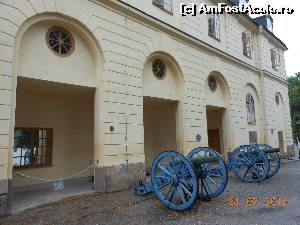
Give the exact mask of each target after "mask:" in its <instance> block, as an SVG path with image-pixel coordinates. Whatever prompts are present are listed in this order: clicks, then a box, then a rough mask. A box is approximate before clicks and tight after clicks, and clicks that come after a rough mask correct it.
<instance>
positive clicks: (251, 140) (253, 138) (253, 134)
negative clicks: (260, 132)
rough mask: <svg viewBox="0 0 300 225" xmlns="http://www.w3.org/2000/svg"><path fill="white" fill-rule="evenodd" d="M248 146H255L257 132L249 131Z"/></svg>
mask: <svg viewBox="0 0 300 225" xmlns="http://www.w3.org/2000/svg"><path fill="white" fill-rule="evenodd" d="M249 144H250V145H254V144H257V132H256V131H249Z"/></svg>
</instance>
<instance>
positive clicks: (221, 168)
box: [188, 147, 228, 200]
mask: <svg viewBox="0 0 300 225" xmlns="http://www.w3.org/2000/svg"><path fill="white" fill-rule="evenodd" d="M188 158H189V159H190V160H191V161H192V163H193V165H194V170H195V172H196V176H197V179H198V188H199V193H198V196H199V198H200V199H202V200H209V199H210V198H216V197H217V196H219V195H220V194H221V193H222V192H223V191H224V189H225V187H226V185H227V182H228V172H227V167H226V163H225V161H224V159H223V158H222V156H221V155H220V154H219V153H218V152H216V151H214V150H213V149H211V148H206V147H199V148H195V149H193V150H192V151H191V152H190V153H189V154H188Z"/></svg>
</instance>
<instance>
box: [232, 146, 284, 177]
mask: <svg viewBox="0 0 300 225" xmlns="http://www.w3.org/2000/svg"><path fill="white" fill-rule="evenodd" d="M228 168H229V170H231V171H232V172H233V173H234V174H235V175H236V176H237V177H238V178H239V179H240V180H241V181H244V182H261V181H263V180H265V179H267V178H270V177H272V176H274V175H275V174H277V173H278V171H279V168H280V155H279V149H277V148H272V147H271V146H270V145H266V144H255V145H242V146H240V147H238V148H236V149H235V150H234V151H233V153H232V154H231V157H230V159H229V165H228Z"/></svg>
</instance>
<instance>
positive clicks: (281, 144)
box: [273, 92, 285, 156]
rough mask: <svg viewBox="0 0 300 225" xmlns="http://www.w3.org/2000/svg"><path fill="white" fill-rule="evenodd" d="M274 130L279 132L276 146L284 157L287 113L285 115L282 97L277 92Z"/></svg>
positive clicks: (276, 134)
mask: <svg viewBox="0 0 300 225" xmlns="http://www.w3.org/2000/svg"><path fill="white" fill-rule="evenodd" d="M274 104H275V107H274V116H275V118H274V119H273V121H274V126H275V127H274V128H275V130H276V131H277V132H276V133H275V134H273V135H274V138H275V141H274V145H275V146H278V148H279V149H280V153H281V155H282V156H284V152H285V141H284V140H285V113H284V102H283V98H282V95H281V94H280V93H279V92H277V93H275V97H274Z"/></svg>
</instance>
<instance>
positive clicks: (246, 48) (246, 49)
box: [242, 32, 253, 58]
mask: <svg viewBox="0 0 300 225" xmlns="http://www.w3.org/2000/svg"><path fill="white" fill-rule="evenodd" d="M242 40H243V53H244V55H245V56H247V57H249V58H251V54H252V51H253V44H252V38H251V33H250V32H243V34H242Z"/></svg>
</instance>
